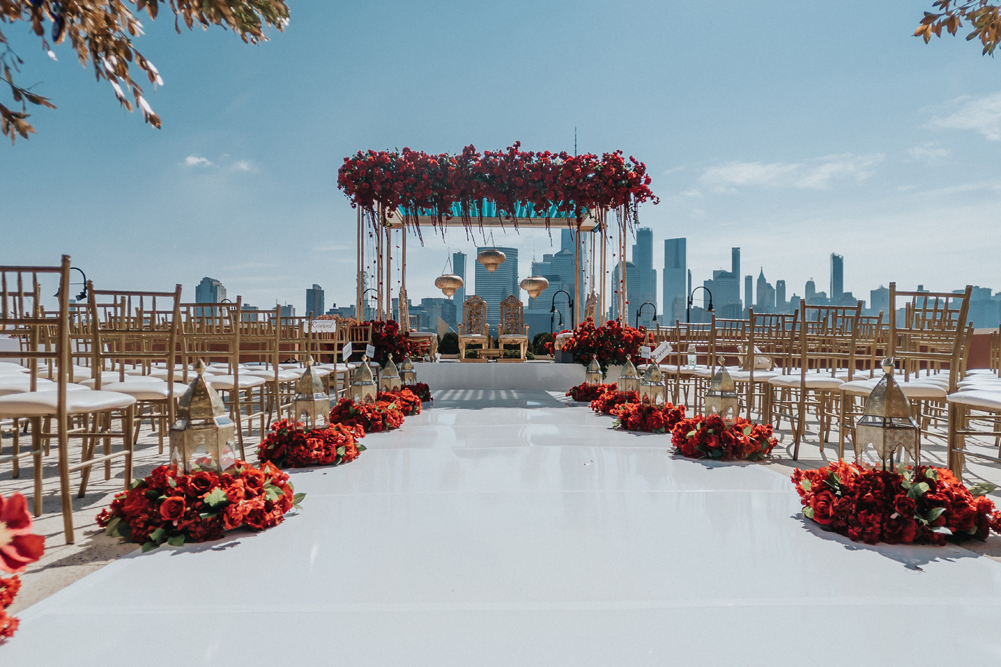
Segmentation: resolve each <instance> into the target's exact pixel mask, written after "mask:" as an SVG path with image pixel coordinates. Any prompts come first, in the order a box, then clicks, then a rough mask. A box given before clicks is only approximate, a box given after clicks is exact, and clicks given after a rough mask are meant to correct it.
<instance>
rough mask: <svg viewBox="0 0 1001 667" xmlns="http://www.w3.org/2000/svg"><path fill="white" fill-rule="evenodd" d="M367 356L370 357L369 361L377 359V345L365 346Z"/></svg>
mask: <svg viewBox="0 0 1001 667" xmlns="http://www.w3.org/2000/svg"><path fill="white" fill-rule="evenodd" d="M365 356H366V357H368V358H369V359H374V358H375V345H366V346H365Z"/></svg>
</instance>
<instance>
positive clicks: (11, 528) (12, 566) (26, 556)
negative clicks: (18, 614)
mask: <svg viewBox="0 0 1001 667" xmlns="http://www.w3.org/2000/svg"><path fill="white" fill-rule="evenodd" d="M43 553H45V538H44V537H42V536H41V535H36V534H35V533H33V532H32V522H31V513H30V512H28V501H27V500H26V499H25V497H24V496H22V495H21V494H20V493H13V494H11V495H10V497H9V498H4V497H3V496H0V570H2V571H4V572H7V573H8V574H12V575H14V576H11V577H0V643H2V642H4V641H5V640H7V639H10V638H11V637H13V636H14V633H15V632H17V625H18V620H17V619H16V618H14V617H13V616H11V615H9V614H8V613H7V608H8V607H10V606H11V605H12V604H14V598H16V597H17V593H18V591H19V590H21V578H20V577H18V576H17V575H19V574H21V573H22V572H24V570H25V569H26V568H27V567H28V565H30V564H32V563H34V562H35V561H37V560H38V559H39V558H41V557H42V554H43Z"/></svg>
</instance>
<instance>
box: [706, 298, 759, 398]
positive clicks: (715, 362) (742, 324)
mask: <svg viewBox="0 0 1001 667" xmlns="http://www.w3.org/2000/svg"><path fill="white" fill-rule="evenodd" d="M749 324H750V320H740V319H725V318H718V317H716V315H715V314H714V315H713V317H712V334H711V339H710V342H709V358H708V359H707V366H709V368H708V372H707V373H705V374H702V373H697V374H696V375H695V391H696V394H697V395H698V399H697V400H698V402H699V404H700V405H701V404H702V403H703V402H704V400H705V395H706V392H707V391H709V385H710V384H711V382H712V378H713V376H715V374H716V371H717V370H718V367H719V365H720V363H722V364H723V365H724V366H726V365H727V363H728V361H727V360H728V359H729V360H730V361H736V362H738V363H740V360H741V359H742V357H743V355H744V350H745V349H746V348H747V345H748V342H749V341H748V328H749ZM721 360H722V361H721ZM741 366H742V364H741ZM728 372H729V373H730V376H731V378H733V380H734V383H735V385H736V389H737V395H738V399H739V401H741V402H743V404H744V406H745V407H746V405H747V400H748V399H747V388H748V384H747V382H746V381H738V379H737V378H738V377H741V374H740V373H739V372H738V369H737V368H733V367H731V368H730V369H728ZM734 373H736V374H737V377H734Z"/></svg>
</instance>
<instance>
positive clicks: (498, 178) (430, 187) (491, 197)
mask: <svg viewBox="0 0 1001 667" xmlns="http://www.w3.org/2000/svg"><path fill="white" fill-rule="evenodd" d="M520 148H521V143H520V142H515V144H514V145H513V146H510V147H508V148H507V149H506V150H503V151H484V152H483V154H482V155H481V154H480V153H479V152H477V151H476V148H475V147H473V146H466V147H465V148H464V149H463V151H462V153H460V154H459V155H449V154H447V153H441V154H438V155H430V154H428V153H423V152H420V151H414V150H411V149H409V148H404V149H403V150H402V151H372V150H369V151H360V152H358V153H356V154H355V155H354V156H352V157H346V158H344V164H343V165H341V168H340V169H339V170H338V174H337V186H338V187H339V188H340V189H341V190H343V191H344V194H345V195H346V196H347V197H348V199H350V200H351V205H352V207H360V208H361V209H362V211H363V212H364V213H365V215H366V217H367V218H368V219H369V220H370V221H373V222H375V221H377V213H376V208H377V207H378V209H379V211H380V215H382V216H385V215H388V214H389V213H394V212H395V213H396V214H399V215H400V216H401V217H402V219H403V222H404V224H406V225H407V226H409V227H412V228H415V229H416V231H417V233H418V234H419V233H420V229H419V227H418V217H419V216H428V217H430V218H431V220H432V225H433V226H434V227H435V229H436V230H438V229H439V228H440V229H444V222H445V221H446V220H450V219H452V218H453V217H456V215H458V217H460V219H461V220H462V223H463V226H464V227H466V229H467V231H468V230H470V229H471V228H472V225H473V221H474V218H479V222H480V225H481V227H482V223H483V218H484V210H483V208H484V206H483V203H484V202H493V203H494V204H495V205H496V207H497V211H496V217H497V218H500V219H501V220H510V221H511V222H512V224H513V225H514V226H515V228H517V226H518V218H519V217H530V216H535V217H540V218H544V219H545V221H546V226H547V227H548V225H549V221H550V218H552V217H554V216H559V217H565V218H570V219H574V220H576V221H577V224H578V225H579V224H580V223H581V222H582V221H583V220H584V217H585V215H586V214H587V212H588V211H596V212H597V211H605V210H609V209H615V208H619V207H625V210H626V211H627V216H628V215H635V211H636V207H637V206H638V205H639V204H641V203H643V202H646V201H652V202H653V203H659V200H658V199H657V198H656V197H655V196H654V194H653V192H652V191H651V190H650V182H651V179H650V176H648V175H647V173H646V165H645V164H644V163H642V162H638V161H637V160H636V159H635V158H633V157H631V156H630V157H629V159H628V160H626V159H625V158H624V157H623V155H622V151H615V152H614V153H605V154H603V155H602V156H601V157H598V156H597V155H594V154H591V153H588V154H584V155H569V154H568V153H566V152H561V153H551V152H549V151H543V152H540V153H536V152H533V151H527V152H526V151H522V150H520Z"/></svg>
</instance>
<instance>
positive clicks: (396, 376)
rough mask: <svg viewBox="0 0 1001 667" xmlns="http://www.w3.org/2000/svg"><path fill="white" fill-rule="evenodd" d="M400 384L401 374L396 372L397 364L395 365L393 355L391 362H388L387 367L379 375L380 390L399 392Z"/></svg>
mask: <svg viewBox="0 0 1001 667" xmlns="http://www.w3.org/2000/svg"><path fill="white" fill-rule="evenodd" d="M400 384H401V383H400V373H399V371H397V370H396V364H395V363H393V355H389V361H387V362H386V367H385V368H383V369H382V373H381V374H380V375H379V390H380V391H398V390H399V389H400Z"/></svg>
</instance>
